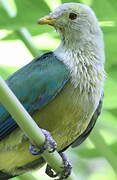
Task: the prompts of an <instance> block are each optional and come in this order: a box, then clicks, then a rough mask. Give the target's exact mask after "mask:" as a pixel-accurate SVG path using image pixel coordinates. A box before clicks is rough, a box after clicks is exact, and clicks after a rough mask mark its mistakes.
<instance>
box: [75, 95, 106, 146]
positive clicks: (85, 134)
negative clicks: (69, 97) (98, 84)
mask: <svg viewBox="0 0 117 180" xmlns="http://www.w3.org/2000/svg"><path fill="white" fill-rule="evenodd" d="M102 102H103V95H102V97H101V99H100V102H99V105H98V107H97V109H96V111H95V112H94V114H93V116H92V118H91V120H90V122H89V124H88V126H87V128H86V130H85V131H84V132H83V133H82V134H81V135H80V136H79V137H78V138H77V139H76V140H75V141H74V142H73V143H72V147H73V148H74V147H76V146H79V145H80V144H81V143H82V142H83V141H84V140H85V139H86V138H87V137H88V136H89V134H90V132H91V131H92V129H93V127H94V125H95V123H96V121H97V118H98V116H99V115H100V113H101V109H102Z"/></svg>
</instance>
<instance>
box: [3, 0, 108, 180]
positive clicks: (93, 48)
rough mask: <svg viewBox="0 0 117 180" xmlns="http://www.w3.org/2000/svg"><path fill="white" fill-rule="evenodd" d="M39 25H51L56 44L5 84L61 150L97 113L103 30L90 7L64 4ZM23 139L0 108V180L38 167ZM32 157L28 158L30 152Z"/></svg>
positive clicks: (76, 140) (78, 138)
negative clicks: (56, 38)
mask: <svg viewBox="0 0 117 180" xmlns="http://www.w3.org/2000/svg"><path fill="white" fill-rule="evenodd" d="M38 23H39V24H49V25H51V26H54V27H55V28H56V29H57V31H58V32H59V33H60V37H61V43H60V45H59V47H58V48H57V49H55V50H54V51H53V52H49V53H46V54H44V55H42V56H40V57H37V58H35V59H34V60H33V61H32V62H30V63H29V64H27V65H26V66H24V67H23V68H21V69H19V70H18V71H17V72H15V73H14V74H13V75H11V76H10V77H9V78H8V79H7V80H6V82H7V84H8V86H9V87H10V88H11V90H12V91H13V92H14V93H15V95H16V96H17V98H18V99H19V100H20V102H21V103H22V105H23V106H24V107H25V109H26V110H27V111H28V112H29V114H30V115H31V116H32V117H33V119H34V120H35V121H36V123H37V124H38V125H39V127H40V128H42V129H45V130H47V131H49V132H50V133H51V135H52V137H53V138H54V139H55V141H56V142H57V151H58V152H62V151H64V150H65V149H66V148H67V147H69V146H70V145H71V144H72V146H73V147H74V146H77V145H79V144H80V143H82V142H83V141H84V140H85V139H86V137H87V136H88V135H89V133H90V132H91V130H92V128H93V127H94V124H95V122H96V120H97V118H98V115H99V114H100V110H101V104H102V97H103V82H104V79H105V72H104V59H105V57H104V45H103V35H102V31H101V29H100V27H99V25H98V21H97V18H96V16H95V14H94V12H93V11H92V10H91V9H90V7H88V6H86V5H83V4H79V3H65V4H62V5H60V6H59V7H58V8H56V9H55V11H54V12H52V13H50V14H49V15H48V16H45V17H43V18H41V19H40V20H39V21H38ZM29 145H30V140H28V139H27V138H26V136H25V134H24V132H22V130H21V129H20V128H19V127H18V125H17V124H16V122H15V121H14V120H13V119H12V117H11V115H10V114H9V113H8V112H7V110H6V109H5V108H4V107H3V106H2V105H0V180H3V179H4V180H5V179H8V178H10V177H13V176H17V175H20V174H23V173H25V172H27V171H29V170H31V169H35V168H39V167H41V166H42V165H43V164H44V163H45V162H44V159H43V158H42V157H41V156H40V155H35V156H34V155H33V154H34V149H33V148H34V147H33V146H31V148H30V150H29ZM31 153H32V154H31Z"/></svg>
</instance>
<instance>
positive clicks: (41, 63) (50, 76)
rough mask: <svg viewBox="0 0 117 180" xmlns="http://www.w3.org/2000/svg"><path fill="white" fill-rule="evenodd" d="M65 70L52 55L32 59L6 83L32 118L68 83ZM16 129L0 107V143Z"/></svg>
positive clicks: (9, 117)
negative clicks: (32, 115)
mask: <svg viewBox="0 0 117 180" xmlns="http://www.w3.org/2000/svg"><path fill="white" fill-rule="evenodd" d="M69 79H70V74H69V70H68V69H67V67H66V66H65V65H64V64H63V63H62V62H61V61H60V60H58V59H57V58H56V57H55V56H54V54H53V53H52V52H50V53H47V54H44V55H42V56H41V57H39V58H36V59H35V60H33V61H32V62H31V63H29V64H28V65H26V66H24V67H23V68H21V69H20V70H18V71H17V72H15V73H14V74H13V75H12V76H10V77H9V79H8V80H7V81H6V82H7V84H8V86H9V87H10V88H11V90H12V91H13V92H14V94H15V95H16V96H17V98H18V99H19V100H20V102H21V103H22V105H23V106H24V107H25V108H26V110H27V111H28V112H29V113H30V114H33V113H34V112H35V111H36V110H38V109H41V108H43V107H44V106H45V105H47V104H48V103H49V102H50V101H51V100H52V99H53V98H54V97H55V96H56V95H57V94H58V93H59V92H60V90H61V89H62V88H63V87H64V85H65V84H66V83H67V82H68V81H69ZM16 127H17V124H16V122H15V121H14V120H13V119H12V117H11V116H10V114H9V113H8V112H7V110H6V109H5V108H4V107H3V106H2V105H0V140H1V139H3V138H4V137H6V136H7V135H8V134H9V133H11V132H12V131H13V130H14V129H15V128H16Z"/></svg>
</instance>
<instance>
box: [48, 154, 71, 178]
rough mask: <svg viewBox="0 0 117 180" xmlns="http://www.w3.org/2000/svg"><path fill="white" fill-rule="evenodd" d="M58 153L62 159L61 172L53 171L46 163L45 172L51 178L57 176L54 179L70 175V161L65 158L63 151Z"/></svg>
mask: <svg viewBox="0 0 117 180" xmlns="http://www.w3.org/2000/svg"><path fill="white" fill-rule="evenodd" d="M59 154H60V156H61V157H62V159H63V166H62V167H61V168H62V169H63V171H62V172H61V173H55V172H54V171H53V169H52V168H51V167H50V166H49V165H47V167H46V174H47V175H48V176H50V177H52V178H55V177H57V176H58V177H59V178H58V179H56V180H63V179H66V178H68V177H69V176H70V174H71V170H72V166H71V164H70V162H69V161H68V160H67V157H66V155H65V154H64V153H59Z"/></svg>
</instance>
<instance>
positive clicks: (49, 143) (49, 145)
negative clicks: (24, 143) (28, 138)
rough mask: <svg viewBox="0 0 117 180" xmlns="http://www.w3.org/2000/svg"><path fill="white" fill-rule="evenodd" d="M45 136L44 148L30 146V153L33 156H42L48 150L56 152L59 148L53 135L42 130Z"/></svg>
mask: <svg viewBox="0 0 117 180" xmlns="http://www.w3.org/2000/svg"><path fill="white" fill-rule="evenodd" d="M41 130H42V133H43V134H44V136H45V143H44V145H43V146H42V147H38V146H36V145H35V144H30V147H29V151H30V152H31V154H33V155H39V154H42V153H43V152H44V151H46V150H48V151H49V152H50V153H52V152H54V151H55V150H56V148H57V144H56V142H55V141H54V139H53V138H52V136H51V134H50V133H49V132H48V131H46V130H45V129H41Z"/></svg>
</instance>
